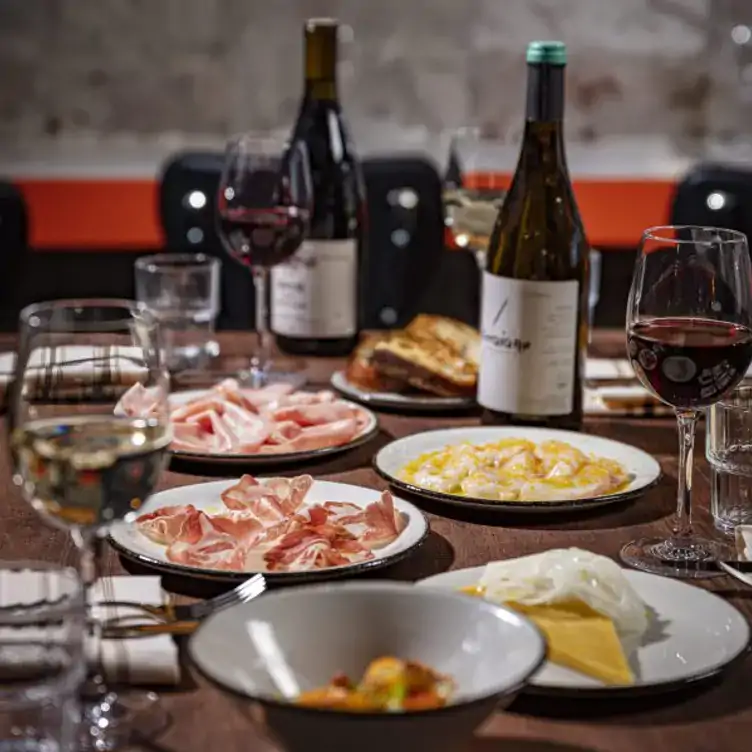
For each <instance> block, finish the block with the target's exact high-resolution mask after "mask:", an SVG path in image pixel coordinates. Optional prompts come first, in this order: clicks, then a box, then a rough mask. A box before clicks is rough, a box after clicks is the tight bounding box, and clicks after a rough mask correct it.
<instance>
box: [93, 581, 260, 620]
mask: <svg viewBox="0 0 752 752" xmlns="http://www.w3.org/2000/svg"><path fill="white" fill-rule="evenodd" d="M265 590H266V578H265V577H264V575H262V574H256V575H254V576H253V577H251V578H250V579H248V580H246V581H245V582H242V583H241V584H240V585H238V586H237V587H236V588H234V589H233V590H230V591H229V592H227V593H222V594H221V595H218V596H216V597H215V598H210V599H209V600H206V601H199V602H198V603H190V604H178V605H175V604H172V603H167V604H165V605H163V606H151V605H148V604H145V603H136V602H129V601H107V602H106V603H104V604H102V605H104V606H105V607H108V608H109V607H112V608H118V607H120V608H137V609H139V610H140V611H143V612H145V613H147V614H149V615H150V616H153V617H154V618H156V619H159V620H161V621H163V622H165V623H171V622H175V621H201V619H205V618H206V617H207V616H209V615H210V614H213V613H215V612H216V611H220V610H222V609H224V608H228V607H229V606H234V605H235V604H236V603H247V602H248V601H252V600H253V599H254V598H257V597H258V596H259V595H261V594H262V593H263V592H264V591H265ZM128 618H131V619H132V618H133V616H130V617H128V616H121V617H118V618H116V619H108V620H106V621H105V625H107V626H111V625H112V624H113V623H115V622H122V621H123V620H125V619H128Z"/></svg>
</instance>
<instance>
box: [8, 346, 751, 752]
mask: <svg viewBox="0 0 752 752" xmlns="http://www.w3.org/2000/svg"><path fill="white" fill-rule="evenodd" d="M0 343H1V341H0ZM6 345H8V342H6ZM221 346H222V348H223V353H225V354H226V355H228V356H232V355H233V354H235V355H237V354H238V353H242V352H250V349H251V346H252V340H251V339H250V338H249V337H247V336H246V335H237V334H233V335H224V336H222V338H221ZM595 349H596V351H597V352H598V354H602V355H615V356H621V355H622V354H623V333H619V334H617V333H597V336H596V337H595ZM239 363H240V361H239V360H238V359H237V358H235V359H234V360H233V358H232V357H229V359H225V360H223V361H222V364H221V367H222V368H223V369H227V368H234V367H237V366H238V364H239ZM337 365H338V361H335V360H317V361H311V363H310V366H309V375H310V377H311V382H312V383H314V384H319V385H324V384H325V383H326V381H327V380H328V375H329V374H330V373H331V372H332V370H333V369H334V368H335V367H336V366H337ZM379 420H380V424H381V432H380V435H379V436H378V437H377V438H376V439H375V440H374V441H373V442H371V443H370V444H368V445H367V446H365V447H361V448H360V449H356V450H354V451H352V452H350V453H348V454H344V455H342V456H341V457H339V458H333V459H331V460H328V461H326V462H324V463H321V464H319V465H316V466H314V467H312V468H311V467H310V466H306V468H305V469H306V471H307V472H313V473H314V474H315V475H316V476H317V477H320V478H322V479H325V480H337V481H343V482H347V483H355V484H360V485H365V486H369V487H373V488H382V487H383V486H384V484H383V482H382V481H381V480H380V479H379V478H378V476H377V475H376V474H375V473H374V471H373V470H372V469H371V466H370V461H371V458H372V456H373V454H374V451H375V450H376V449H377V448H378V447H380V446H382V445H384V444H385V443H387V442H388V441H390V440H392V439H394V438H399V437H402V436H406V435H408V434H412V433H416V432H418V431H420V430H422V429H427V428H434V427H439V426H462V425H474V424H476V423H477V418H474V417H467V416H465V417H451V418H427V417H404V416H399V415H390V414H381V415H380V416H379ZM586 430H587V431H588V432H590V433H593V434H596V435H599V436H606V437H608V438H612V439H617V440H619V441H624V442H627V443H629V444H634V445H635V446H638V447H641V448H642V449H645V450H647V451H648V452H650V453H651V454H653V455H654V456H656V457H657V458H658V460H659V461H660V463H661V466H662V467H663V470H664V473H665V478H664V479H663V481H662V482H661V483H660V484H659V486H657V487H656V488H654V489H652V490H651V491H649V492H648V493H647V494H645V496H644V497H643V498H641V499H639V500H637V501H636V502H634V503H632V504H630V505H627V506H624V507H617V508H613V509H608V508H606V509H605V510H603V511H602V512H600V513H590V514H587V515H582V516H579V517H560V518H551V519H546V520H541V521H538V520H537V519H536V520H532V519H530V520H527V519H521V520H520V521H519V523H517V524H515V525H514V527H503V526H498V525H493V524H491V521H489V520H482V519H479V518H478V517H477V516H476V517H468V518H466V519H463V520H454V519H447V518H445V517H440V516H436V515H434V514H432V513H431V509H429V508H427V507H426V508H425V509H426V511H427V512H428V513H429V514H428V516H429V519H430V523H431V535H430V537H429V539H428V541H427V543H426V544H425V545H424V546H423V547H422V549H420V550H419V551H418V552H417V553H416V554H415V555H414V556H413V557H411V558H409V559H408V560H406V561H404V562H402V563H400V564H399V565H397V566H396V567H394V568H392V569H391V570H386V572H385V573H384V574H382V576H390V577H394V578H399V579H406V580H415V579H419V578H421V577H425V576H428V575H430V574H434V573H437V572H440V571H444V570H446V569H450V568H462V567H469V566H476V565H479V564H483V563H485V562H487V561H490V560H494V559H499V558H509V557H512V556H520V555H523V554H529V553H533V552H536V551H541V550H544V549H548V548H554V547H562V546H580V547H582V548H587V549H590V550H592V551H595V552H597V553H601V554H606V555H608V556H611V557H617V556H618V552H619V549H620V548H621V546H622V544H623V543H625V542H626V541H628V540H631V539H632V538H634V537H636V536H640V535H644V534H648V533H650V534H655V533H659V534H665V533H668V532H669V517H670V515H671V514H672V512H673V510H674V504H675V493H676V465H677V461H676V444H677V438H676V428H675V425H674V423H673V421H672V420H666V419H650V420H647V419H638V418H594V419H591V420H588V421H587V424H586ZM703 438H704V434H703V433H702V432H700V435H699V436H698V449H699V451H698V455H699V456H700V459H698V460H697V463H696V468H695V504H696V509H697V515H696V522H697V527H698V528H699V529H700V530H701V531H702V532H703V533H705V534H709V533H711V532H712V528H711V526H710V522H709V515H708V497H709V486H708V470H707V465H706V464H705V461H704V459H702V456H703V454H704V452H703V449H702V447H703V443H702V442H703ZM2 441H3V442H4V445H3V446H2V447H0V482H2V487H3V488H4V489H5V498H4V501H3V504H4V508H3V514H2V515H1V518H0V545H1V546H2V556H3V558H5V559H13V558H26V559H30V558H37V559H45V560H50V561H65V562H69V561H71V560H72V559H73V557H74V552H73V550H72V548H71V545H70V543H69V542H68V540H67V537H66V536H65V535H64V534H63V533H60V532H57V531H53V530H51V529H50V528H48V527H47V526H45V525H44V524H43V523H42V522H41V521H40V520H39V519H38V518H37V517H36V515H35V514H34V513H33V512H32V511H31V510H30V509H29V508H28V507H27V506H26V505H25V504H24V503H23V502H22V500H21V499H20V498H19V495H18V493H17V491H16V489H15V488H14V487H13V486H12V484H11V480H10V468H9V464H8V458H7V447H6V446H5V443H7V442H6V439H5V437H4V436H3V438H2ZM301 469H302V466H301V468H295V469H293V470H292V471H291V472H293V473H295V472H300V470H301ZM193 470H194V472H195V469H193ZM190 471H191V468H185V467H181V468H172V470H171V471H170V472H167V473H165V475H164V478H163V479H162V482H161V488H170V487H174V486H178V485H185V484H189V483H195V482H196V481H200V480H204V479H206V478H205V476H199V477H197V476H196V475H192V474H189V473H190ZM202 472H204V473H206V472H207V470H206V469H204V470H202ZM471 520H472V521H471ZM482 523H486V524H482ZM108 565H109V566H108V571H109V572H110V573H114V572H118V571H120V570H121V564H120V562H119V561H118V560H117V558H116V557H115V556H114V555H113V556H111V558H110V560H109V562H108ZM700 585H701V586H704V587H708V588H711V589H713V590H715V591H717V592H719V593H720V594H721V595H723V596H724V597H725V598H728V599H729V600H731V601H732V602H733V603H734V604H736V605H737V606H738V607H739V608H740V609H741V610H742V611H744V613H745V614H746V615H747V616H748V617H750V616H752V590H746V591H745V590H744V586H742V585H738V584H737V583H736V582H735V581H732V580H730V579H728V578H717V579H715V580H706V581H701V582H700ZM165 586H166V587H172V586H173V585H172V584H171V583H168V582H166V583H165ZM701 616H702V615H701V614H698V618H701ZM162 696H163V701H164V706H165V708H166V710H167V711H168V712H169V714H170V716H171V723H170V725H169V726H168V727H167V728H166V729H164V730H163V731H162V732H161V733H160V734H159V735H158V736H157V737H155V738H152V739H150V740H148V741H146V740H144V741H143V743H142V744H141V746H140V748H141V749H144V750H160V751H166V750H171V751H172V750H174V751H175V752H204V750H222V752H235V751H236V750H237V752H241V750H242V751H243V752H246V751H249V750H259V751H261V750H264V752H267V750H272V749H274V747H272V746H270V745H269V743H268V742H265V741H264V740H262V739H260V737H259V736H258V734H257V733H256V732H255V731H254V729H253V728H252V726H251V724H250V722H249V720H248V718H247V716H246V714H245V713H244V712H243V710H242V709H241V708H240V707H239V706H238V705H237V703H236V702H235V701H231V700H230V699H228V698H227V697H225V696H224V695H223V694H222V693H220V692H219V691H218V690H216V689H215V688H213V687H211V686H209V685H208V684H207V683H206V682H205V681H204V680H202V679H201V678H200V677H198V676H196V675H195V673H194V672H192V671H191V669H190V668H189V667H186V668H185V670H184V681H183V684H182V685H181V686H180V687H179V688H178V689H176V690H173V691H166V692H164V693H163V695H162ZM321 744H322V745H324V746H317V745H316V744H313V743H312V746H311V749H312V750H314V751H315V750H318V749H321V750H322V752H324V750H325V749H326V747H325V743H324V742H323V740H322V742H321ZM751 744H752V662H750V661H747V662H746V663H744V664H742V665H741V666H740V667H739V668H738V669H736V670H735V671H733V672H731V673H730V674H729V675H727V676H725V677H724V678H723V680H722V681H721V682H719V683H717V684H714V685H710V686H707V685H706V686H704V687H702V688H701V689H696V690H694V691H692V692H691V693H689V694H682V695H673V696H667V697H653V698H650V699H647V700H642V701H639V702H637V701H636V702H633V703H628V702H624V701H621V702H619V703H614V704H611V703H609V704H606V703H594V702H589V703H582V704H574V705H573V704H571V703H563V702H561V701H555V700H548V701H543V700H536V701H533V700H529V699H525V698H521V699H520V700H518V701H517V702H516V703H515V705H514V706H513V707H512V708H511V709H510V710H509V711H508V712H506V713H503V714H499V715H497V716H495V717H494V718H492V719H491V720H490V721H489V722H488V724H487V725H486V726H485V727H484V728H483V729H482V730H481V731H480V732H479V735H478V737H477V738H476V739H475V741H474V742H473V744H472V745H471V747H470V749H471V752H673V751H674V750H675V751H676V752H721V751H723V752H736V751H738V752H746V750H748V749H749V748H750V745H751ZM354 752H355V751H354ZM416 752H418V751H416ZM426 752H429V751H428V750H426Z"/></svg>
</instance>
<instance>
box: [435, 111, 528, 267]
mask: <svg viewBox="0 0 752 752" xmlns="http://www.w3.org/2000/svg"><path fill="white" fill-rule="evenodd" d="M449 154H450V157H449V160H450V170H449V172H450V173H451V174H449V175H447V180H446V181H445V183H446V184H445V188H444V210H445V223H446V226H447V227H448V228H449V230H450V232H451V234H452V237H453V238H454V242H455V244H456V246H457V247H458V248H460V249H462V250H466V251H470V252H471V253H472V254H473V255H474V256H475V258H476V260H477V262H478V266H479V267H480V269H481V270H482V269H485V265H486V249H487V248H488V242H489V239H490V237H491V233H492V232H493V228H494V224H495V222H496V216H497V215H498V213H499V209H500V208H501V204H502V201H503V200H504V196H505V195H506V185H507V181H506V180H505V178H504V175H503V174H502V173H503V172H504V170H505V169H506V170H509V169H513V168H514V163H513V161H512V162H510V160H514V158H515V157H514V151H513V150H512V149H511V148H510V147H509V145H508V144H506V143H505V142H504V141H503V140H502V139H498V138H494V137H492V136H489V135H487V134H484V133H483V131H482V129H481V128H477V127H471V126H465V127H462V128H459V129H458V130H457V131H455V133H454V134H453V135H452V139H451V142H450V146H449Z"/></svg>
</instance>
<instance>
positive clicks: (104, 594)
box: [87, 576, 180, 685]
mask: <svg viewBox="0 0 752 752" xmlns="http://www.w3.org/2000/svg"><path fill="white" fill-rule="evenodd" d="M107 599H110V600H118V601H134V602H136V603H143V604H145V605H147V606H159V605H161V604H162V603H164V600H165V598H164V592H163V591H162V587H161V585H160V580H159V577H132V576H117V577H108V578H107V582H106V583H104V582H98V583H97V584H96V585H95V586H94V587H93V588H92V592H91V594H90V602H91V603H94V604H98V605H95V606H94V607H93V608H92V613H93V614H94V615H95V616H96V617H98V618H105V619H111V618H114V617H118V618H122V617H128V616H138V617H140V618H143V619H144V620H145V621H146V620H148V619H149V617H148V616H146V615H145V614H144V612H143V611H139V610H138V609H131V608H122V607H118V608H113V607H110V606H103V605H102V602H103V601H106V600H107ZM96 651H97V646H96V644H95V641H94V640H91V641H90V643H89V645H87V653H88V655H89V659H90V660H93V659H95V658H96V654H97V653H96ZM99 660H100V661H101V662H102V665H103V668H104V673H105V677H106V678H107V679H110V680H115V679H117V680H118V681H127V682H128V683H129V684H162V685H167V684H177V683H178V681H180V662H179V659H178V648H177V645H176V644H175V641H174V640H173V639H172V637H171V636H170V635H154V636H153V637H138V638H134V639H132V640H102V641H101V647H100V657H99Z"/></svg>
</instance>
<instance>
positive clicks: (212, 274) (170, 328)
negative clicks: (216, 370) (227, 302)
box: [135, 253, 222, 371]
mask: <svg viewBox="0 0 752 752" xmlns="http://www.w3.org/2000/svg"><path fill="white" fill-rule="evenodd" d="M221 270H222V262H221V261H220V260H219V259H218V258H214V257H212V256H207V255H206V254H203V253H158V254H155V255H153V256H142V257H141V258H140V259H138V260H137V261H136V264H135V280H136V299H137V300H138V302H139V303H142V304H144V305H145V306H146V307H147V308H148V309H149V310H150V311H151V312H152V313H153V314H154V315H155V316H156V317H157V319H158V320H159V324H160V329H161V336H162V343H163V345H164V350H165V353H164V356H165V363H166V364H167V367H168V369H169V370H170V371H180V370H184V369H186V368H202V367H203V366H205V365H206V364H207V363H208V361H209V360H210V359H211V358H212V357H214V356H216V355H218V354H219V345H218V344H217V342H216V340H215V339H214V323H215V321H216V319H217V316H218V315H219V308H220V299H219V283H220V274H221Z"/></svg>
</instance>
